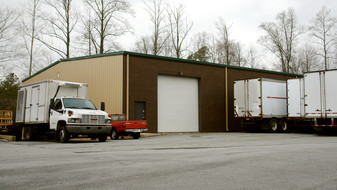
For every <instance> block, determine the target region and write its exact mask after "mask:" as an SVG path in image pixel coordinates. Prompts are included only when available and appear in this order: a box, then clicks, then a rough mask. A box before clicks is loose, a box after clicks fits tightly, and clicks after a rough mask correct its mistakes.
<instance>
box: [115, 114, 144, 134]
mask: <svg viewBox="0 0 337 190" xmlns="http://www.w3.org/2000/svg"><path fill="white" fill-rule="evenodd" d="M109 117H111V127H112V130H111V135H110V138H111V139H112V140H118V138H119V137H120V136H132V137H133V138H134V139H139V137H140V133H141V132H145V131H147V130H148V129H147V122H146V121H127V120H126V116H125V115H124V114H109Z"/></svg>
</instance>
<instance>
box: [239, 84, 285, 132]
mask: <svg viewBox="0 0 337 190" xmlns="http://www.w3.org/2000/svg"><path fill="white" fill-rule="evenodd" d="M286 89H287V87H286V81H282V80H274V79H267V78H256V79H246V80H238V81H235V82H234V117H236V118H239V119H240V121H241V125H243V126H244V127H246V128H247V129H250V128H252V127H253V126H260V127H261V128H262V129H267V130H269V131H270V132H276V131H278V130H280V131H286V130H287V119H286V118H287V93H286Z"/></svg>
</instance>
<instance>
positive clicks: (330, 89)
mask: <svg viewBox="0 0 337 190" xmlns="http://www.w3.org/2000/svg"><path fill="white" fill-rule="evenodd" d="M336 82H337V70H334V71H326V72H325V110H326V117H330V118H333V117H337V97H336V95H337V85H336Z"/></svg>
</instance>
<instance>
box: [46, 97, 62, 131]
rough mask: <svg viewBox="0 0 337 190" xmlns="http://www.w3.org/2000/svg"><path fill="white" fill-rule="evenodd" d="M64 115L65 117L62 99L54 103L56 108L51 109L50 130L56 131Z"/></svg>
mask: <svg viewBox="0 0 337 190" xmlns="http://www.w3.org/2000/svg"><path fill="white" fill-rule="evenodd" d="M62 115H63V111H62V101H61V99H56V100H55V102H54V108H51V110H50V117H49V124H50V129H56V127H57V122H58V121H59V120H60V117H62Z"/></svg>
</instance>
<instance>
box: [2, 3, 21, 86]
mask: <svg viewBox="0 0 337 190" xmlns="http://www.w3.org/2000/svg"><path fill="white" fill-rule="evenodd" d="M19 16H20V14H19V13H18V12H17V11H15V10H11V9H8V8H2V7H0V52H1V53H0V80H2V79H3V78H4V77H5V76H6V75H7V74H8V73H10V72H12V69H13V68H14V67H15V64H14V62H15V61H17V60H18V59H20V57H21V55H19V53H20V52H18V51H17V47H18V44H17V41H16V39H15V36H16V34H15V33H16V31H15V27H16V24H17V20H18V18H19Z"/></svg>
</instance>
